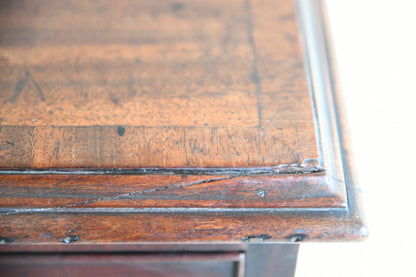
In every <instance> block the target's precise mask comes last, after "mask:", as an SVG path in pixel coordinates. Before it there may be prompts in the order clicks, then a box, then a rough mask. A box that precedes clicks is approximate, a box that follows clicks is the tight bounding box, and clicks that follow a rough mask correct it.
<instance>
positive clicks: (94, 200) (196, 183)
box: [58, 176, 238, 208]
mask: <svg viewBox="0 0 416 277" xmlns="http://www.w3.org/2000/svg"><path fill="white" fill-rule="evenodd" d="M236 177H238V176H230V177H224V178H214V179H209V180H203V181H198V182H194V183H191V184H187V185H183V184H182V185H170V186H165V187H161V188H155V189H149V190H140V191H135V192H129V193H124V194H120V195H116V196H110V197H102V198H98V199H91V200H87V201H83V202H79V203H73V204H67V205H64V206H60V207H58V208H68V207H78V206H82V205H86V204H91V203H96V202H102V201H113V200H118V199H123V198H126V197H129V196H132V195H137V194H143V193H151V192H156V191H163V190H168V189H175V188H188V187H191V186H195V185H200V184H206V183H211V182H216V181H222V180H228V179H232V178H236Z"/></svg>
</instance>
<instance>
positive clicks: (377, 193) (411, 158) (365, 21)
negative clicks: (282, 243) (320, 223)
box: [296, 0, 416, 277]
mask: <svg viewBox="0 0 416 277" xmlns="http://www.w3.org/2000/svg"><path fill="white" fill-rule="evenodd" d="M325 3H326V5H327V12H328V16H329V22H330V24H331V26H330V27H331V29H332V38H333V43H334V48H335V54H336V61H337V63H338V73H339V74H338V75H339V79H340V82H341V87H342V93H343V98H344V106H345V108H346V112H347V120H348V123H349V129H350V137H351V140H352V146H353V149H352V150H353V151H354V156H355V159H354V161H355V167H356V175H358V177H359V186H360V187H361V189H362V190H363V191H364V197H363V199H364V201H365V202H364V208H365V214H366V219H367V226H368V227H369V231H370V236H369V239H368V240H367V241H365V242H361V243H304V244H301V247H300V252H299V259H298V266H297V270H296V277H306V276H309V277H310V276H320V277H324V276H331V277H332V276H337V277H341V276H416V270H415V265H416V243H415V241H416V238H415V236H416V208H415V202H416V153H415V152H416V151H415V148H416V147H415V144H416V122H415V120H416V112H415V110H416V54H415V52H416V1H414V0H394V1H393V0H390V1H387V0H326V1H325Z"/></svg>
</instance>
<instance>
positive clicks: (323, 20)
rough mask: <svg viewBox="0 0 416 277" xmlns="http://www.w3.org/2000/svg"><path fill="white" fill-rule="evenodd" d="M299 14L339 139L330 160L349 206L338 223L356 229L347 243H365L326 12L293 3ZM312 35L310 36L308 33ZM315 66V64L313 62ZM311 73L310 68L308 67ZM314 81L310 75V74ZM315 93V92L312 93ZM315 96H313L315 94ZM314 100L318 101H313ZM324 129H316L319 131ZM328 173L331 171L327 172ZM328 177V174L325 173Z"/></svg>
mask: <svg viewBox="0 0 416 277" xmlns="http://www.w3.org/2000/svg"><path fill="white" fill-rule="evenodd" d="M296 1H297V7H298V13H299V15H300V18H301V21H302V20H303V21H304V22H303V23H304V24H305V13H307V16H308V17H309V18H308V22H307V23H306V24H310V26H309V27H311V26H312V27H313V28H312V29H314V33H313V34H312V35H313V36H314V37H315V40H314V41H313V42H312V43H313V44H315V45H313V46H311V45H308V43H306V50H305V52H309V53H308V54H309V55H308V58H307V60H308V62H309V63H311V59H310V58H311V55H314V56H315V58H316V59H317V62H318V63H319V65H317V66H318V67H319V68H320V70H315V73H318V75H319V74H321V75H322V76H321V78H323V81H324V82H325V84H324V87H323V88H324V90H325V91H326V98H327V99H326V101H328V109H329V113H330V117H331V118H332V119H333V122H334V123H335V125H334V129H333V132H335V133H336V134H337V135H336V136H334V137H335V138H337V139H338V142H336V143H335V144H338V145H339V147H338V150H337V151H335V152H332V153H331V155H332V158H333V159H334V158H337V160H339V161H340V163H335V165H336V166H337V167H338V168H336V169H335V170H337V171H338V174H342V180H343V186H344V187H345V189H346V196H347V203H348V217H347V218H342V219H341V220H342V221H344V222H346V223H347V224H348V225H350V226H355V230H356V233H355V234H354V235H353V236H352V237H351V238H349V239H348V240H364V239H366V238H367V237H368V229H367V227H366V225H365V223H364V219H363V215H362V208H361V207H360V206H359V203H360V202H361V201H360V198H361V190H360V189H359V187H358V186H357V180H356V178H355V176H354V175H353V167H352V156H351V152H350V145H349V140H348V130H347V128H348V127H347V123H346V121H345V115H344V110H343V104H342V97H341V92H340V88H339V87H338V86H337V72H336V68H337V67H336V63H335V59H334V55H333V52H332V45H331V34H330V31H329V28H328V18H327V13H326V10H325V5H324V3H323V0H311V1H309V0H296ZM302 17H303V18H302ZM305 32H307V31H306V30H303V31H302V33H303V36H304V40H307V39H305V37H306V36H308V34H306V33H305ZM309 35H311V34H309ZM315 63H316V61H315ZM309 69H310V70H311V68H309ZM309 73H310V75H311V76H312V77H311V78H312V79H313V72H309ZM314 92H315V93H316V91H315V90H314ZM315 97H316V95H315ZM314 100H315V101H319V100H318V99H315V98H314ZM322 127H323V126H319V129H320V130H322V129H323V128H322ZM328 171H330V170H328ZM328 174H330V173H328Z"/></svg>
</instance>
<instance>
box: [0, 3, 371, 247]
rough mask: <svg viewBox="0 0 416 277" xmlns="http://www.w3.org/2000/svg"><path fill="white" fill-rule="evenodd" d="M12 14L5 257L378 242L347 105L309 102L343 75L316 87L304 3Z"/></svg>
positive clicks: (1, 45) (1, 89)
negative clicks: (357, 172) (365, 213)
mask: <svg viewBox="0 0 416 277" xmlns="http://www.w3.org/2000/svg"><path fill="white" fill-rule="evenodd" d="M316 3H318V2H316ZM310 12H311V14H312V13H314V12H316V11H312V10H311V11H310ZM0 15H1V16H0V65H1V66H0V102H2V106H1V107H0V119H1V120H0V242H1V243H4V244H5V245H4V247H3V248H1V247H0V250H2V249H3V251H7V247H8V246H16V245H21V246H22V248H20V249H21V250H22V249H23V250H22V251H26V250H24V249H28V250H27V251H31V250H30V249H33V245H32V246H30V244H34V245H38V244H46V245H52V246H51V247H54V246H56V245H57V244H62V245H64V243H70V244H73V245H86V248H88V247H89V246H91V245H95V247H96V246H97V245H103V244H117V245H129V244H131V245H135V244H146V243H201V242H209V243H237V244H239V243H247V242H282V241H284V242H297V241H303V240H359V239H363V238H365V237H366V236H367V229H366V228H365V226H364V225H363V222H362V219H361V216H360V214H359V212H358V209H357V200H356V199H357V194H358V193H357V189H356V187H355V184H354V179H353V177H352V173H351V164H350V163H351V162H350V161H349V159H348V158H349V152H348V149H347V140H346V139H345V136H344V135H343V132H344V123H343V122H342V120H341V118H340V114H339V113H338V111H337V109H338V105H339V103H338V102H336V100H337V98H336V97H332V96H331V95H332V93H333V91H332V90H331V88H330V89H329V90H328V91H325V92H320V93H317V92H316V91H314V94H313V97H314V101H312V97H311V96H310V94H309V89H308V84H307V79H308V78H311V79H313V80H312V81H314V80H315V79H314V78H321V77H322V79H325V81H328V82H329V83H330V84H331V80H332V79H331V70H330V69H328V68H325V69H327V70H324V71H319V70H318V71H316V72H313V74H312V73H311V72H307V74H308V76H306V72H305V66H304V63H305V62H306V61H304V60H303V56H302V52H301V49H300V41H299V40H300V35H299V34H300V33H299V31H298V27H297V23H296V18H295V8H294V3H293V2H292V1H290V0H285V1H271V0H253V1H250V0H245V1H243V0H240V1H238V0H232V1H227V2H226V3H223V2H219V1H182V2H175V1H169V0H167V1H162V2H159V1H158V2H157V3H156V2H152V1H128V0H122V1H120V2H118V3H117V4H115V2H110V1H101V2H100V3H95V2H79V1H71V0H67V1H60V2H56V3H55V2H53V3H49V2H47V1H44V0H39V1H23V0H19V1H3V2H1V5H0ZM313 16H315V17H316V18H317V19H316V23H317V24H316V25H314V26H315V28H316V30H317V31H318V33H319V32H321V31H322V32H323V29H322V28H323V26H322V22H321V21H320V20H321V14H320V13H317V14H315V15H313V14H312V17H313ZM323 37H325V36H323ZM316 43H322V44H319V45H318V46H319V47H311V48H313V49H315V50H316V49H326V48H325V46H326V44H325V43H326V42H325V41H320V40H316ZM307 50H308V51H310V50H311V49H310V48H308V49H307ZM308 54H311V53H309V52H308ZM312 54H313V53H312ZM315 54H316V53H315ZM318 54H322V53H318ZM322 57H323V59H324V60H325V62H327V58H328V57H327V56H326V54H323V56H322ZM319 74H321V75H319ZM311 83H313V84H315V83H314V82H311ZM313 89H315V87H313ZM334 98H335V99H334ZM334 100H335V101H334ZM317 103H318V104H319V105H316V106H319V107H324V108H323V109H320V110H319V112H317V113H316V114H314V111H312V106H313V105H314V104H317ZM318 116H319V118H318ZM315 127H316V128H315ZM322 128H327V129H328V130H326V129H325V130H326V132H321V129H322ZM323 133H325V134H326V135H327V136H329V135H333V137H331V138H329V137H325V139H322V138H321V137H320V134H323ZM323 142H326V143H323ZM335 142H336V143H335ZM318 143H319V147H318ZM322 153H324V154H322ZM322 156H323V157H322ZM328 157H329V158H328ZM324 158H328V159H327V160H324V161H323V160H322V159H324ZM328 161H330V162H332V163H328ZM28 244H29V245H28ZM25 247H27V248H25ZM63 247H64V246H63ZM63 247H60V249H62V248H63ZM58 248H59V246H57V248H56V249H58ZM16 249H17V248H16ZM67 249H73V250H74V251H78V250H77V249H78V248H67ZM95 249H97V248H95ZM119 249H123V248H122V247H121V246H120V248H119ZM68 251H69V250H68Z"/></svg>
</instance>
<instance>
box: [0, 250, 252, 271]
mask: <svg viewBox="0 0 416 277" xmlns="http://www.w3.org/2000/svg"><path fill="white" fill-rule="evenodd" d="M244 267H245V254H244V253H240V252H231V253H162V254H149V253H145V254H141V253H135V254H131V253H129V254H85V253H83V254H49V253H48V254H2V255H0V272H1V274H2V276H41V277H47V276H100V277H102V276H129V277H130V276H201V277H202V276H203V277H205V276H207V277H208V276H227V277H231V276H244Z"/></svg>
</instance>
